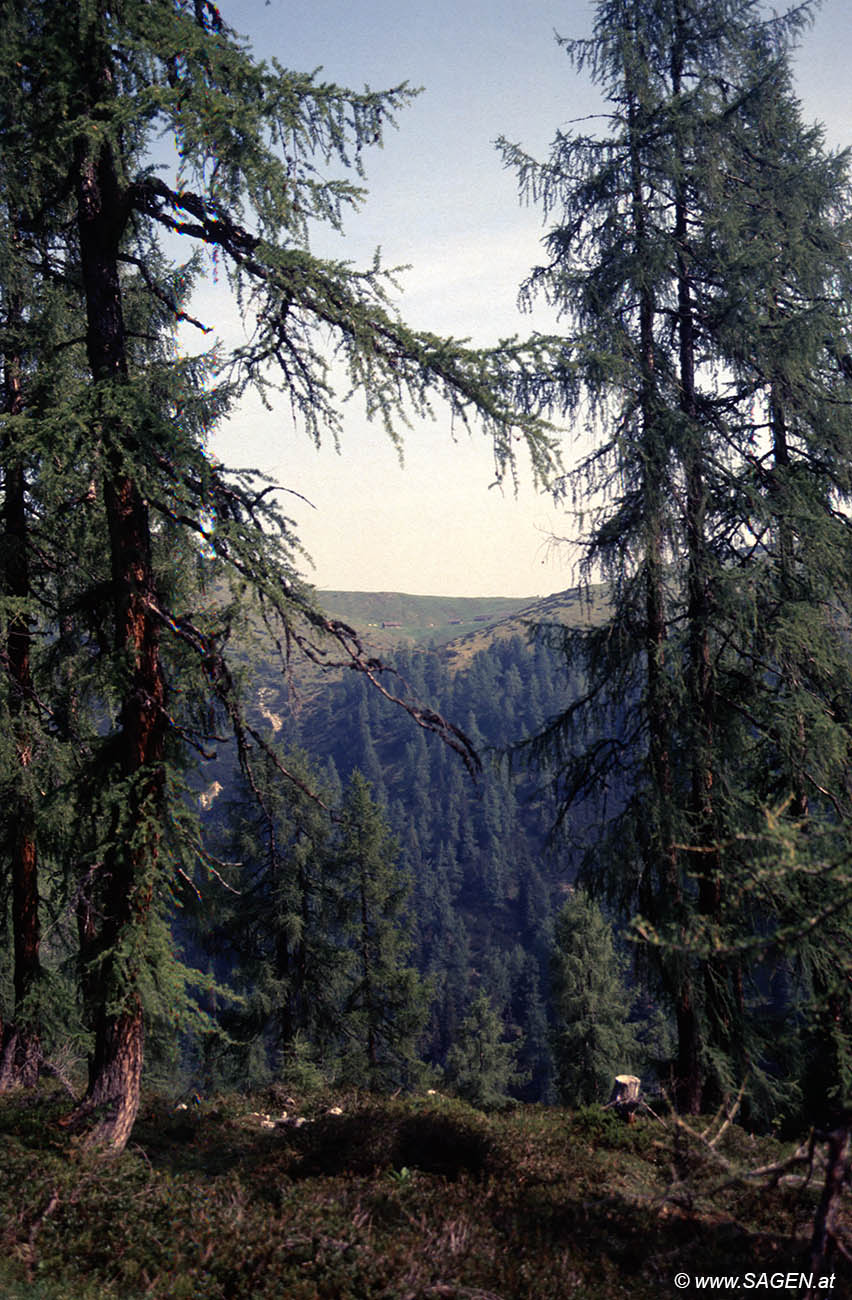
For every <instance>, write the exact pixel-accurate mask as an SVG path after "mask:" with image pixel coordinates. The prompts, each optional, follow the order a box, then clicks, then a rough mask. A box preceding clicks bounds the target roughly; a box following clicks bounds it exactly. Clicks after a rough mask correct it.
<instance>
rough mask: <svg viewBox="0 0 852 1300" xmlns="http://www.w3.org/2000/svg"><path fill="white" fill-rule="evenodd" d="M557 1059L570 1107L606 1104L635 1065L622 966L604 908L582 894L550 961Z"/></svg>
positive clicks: (557, 931) (570, 906)
mask: <svg viewBox="0 0 852 1300" xmlns="http://www.w3.org/2000/svg"><path fill="white" fill-rule="evenodd" d="M551 983H552V989H553V1014H554V1025H553V1033H552V1047H553V1055H554V1060H555V1064H556V1077H557V1082H558V1086H559V1093H560V1096H561V1099H562V1101H563V1102H564V1103H565V1104H566V1105H572V1106H576V1105H588V1104H589V1103H591V1102H595V1101H597V1102H601V1101H603V1100H604V1099H605V1097H606V1095H607V1094H608V1092H609V1089H610V1088H611V1086H612V1080H613V1078H614V1077H615V1075H616V1074H625V1073H633V1072H634V1071H635V1068H636V1064H637V1061H636V1057H637V1054H638V1053H637V1044H636V1037H635V1034H634V1032H633V1030H632V1028H631V1026H630V1025H629V1023H628V1020H629V1015H630V998H629V995H628V993H627V989H626V987H625V984H624V962H623V960H622V959H620V958H619V956H618V955H617V953H616V951H615V945H614V943H613V938H612V928H611V927H610V925H609V924H608V923H607V921H606V920H605V919H604V917H603V915H602V913H601V910H600V908H599V907H598V906H597V905H596V903H594V902H593V900H592V899H590V898H589V897H588V895H586V894H585V893H583V892H582V890H577V891H575V892H574V894H572V896H571V898H570V899H569V900H568V901H567V902H566V903H565V905H564V907H563V908H562V909H561V911H560V912H559V915H558V916H557V918H556V925H555V927H554V937H553V954H552V959H551Z"/></svg>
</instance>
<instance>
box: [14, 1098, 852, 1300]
mask: <svg viewBox="0 0 852 1300" xmlns="http://www.w3.org/2000/svg"><path fill="white" fill-rule="evenodd" d="M335 1101H336V1102H337V1107H336V1109H339V1111H340V1113H331V1112H332V1107H334V1106H335ZM67 1106H68V1099H67V1097H66V1096H64V1095H63V1094H62V1093H59V1092H57V1091H53V1090H51V1089H47V1088H44V1089H40V1090H38V1091H37V1092H36V1093H33V1094H24V1093H18V1094H13V1095H8V1096H6V1097H2V1098H0V1152H1V1153H2V1154H0V1161H2V1164H0V1168H2V1171H3V1176H2V1179H0V1296H2V1297H3V1300H137V1298H139V1300H141V1297H152V1298H154V1300H267V1298H268V1300H321V1298H322V1300H562V1297H572V1300H575V1298H576V1300H616V1298H618V1300H620V1298H621V1297H625V1298H626V1297H630V1300H660V1298H661V1297H669V1296H676V1295H685V1296H692V1295H698V1294H703V1293H704V1291H705V1290H712V1291H714V1292H715V1293H716V1294H720V1295H723V1296H734V1295H737V1296H739V1295H750V1294H751V1293H752V1292H754V1294H755V1295H756V1296H758V1297H759V1296H761V1295H763V1296H768V1295H773V1294H779V1292H780V1294H783V1295H784V1296H785V1297H791V1296H798V1295H803V1294H804V1290H805V1289H804V1287H803V1286H801V1285H800V1278H799V1274H800V1273H801V1272H802V1271H803V1270H804V1271H807V1270H808V1265H807V1264H806V1262H805V1261H806V1259H807V1255H808V1243H809V1239H810V1234H811V1228H812V1221H813V1216H814V1211H815V1207H816V1204H817V1201H818V1199H819V1194H820V1191H821V1185H822V1180H823V1174H822V1171H821V1169H820V1167H819V1164H818V1161H811V1166H812V1167H811V1169H810V1177H808V1168H809V1166H808V1163H807V1162H806V1161H805V1162H804V1163H800V1164H794V1165H789V1166H787V1165H785V1162H786V1161H787V1160H788V1158H789V1157H790V1156H791V1155H792V1154H793V1152H794V1145H793V1144H786V1145H785V1144H782V1143H780V1142H778V1141H776V1140H775V1139H773V1138H765V1137H764V1138H760V1137H751V1136H749V1135H748V1134H747V1133H745V1132H744V1131H743V1130H742V1129H740V1128H738V1127H737V1126H736V1125H733V1124H731V1125H727V1124H726V1125H725V1126H724V1131H721V1130H722V1127H723V1126H722V1123H721V1121H717V1122H715V1123H714V1122H713V1121H712V1120H710V1119H708V1120H705V1121H691V1122H690V1128H689V1129H688V1130H687V1129H686V1128H683V1127H681V1126H679V1125H678V1124H677V1123H676V1122H674V1121H673V1120H671V1119H657V1118H653V1117H651V1116H646V1117H644V1118H640V1119H639V1120H638V1121H637V1123H635V1124H633V1125H626V1124H623V1123H621V1121H619V1120H618V1119H617V1118H616V1116H615V1115H614V1114H613V1112H612V1111H603V1110H601V1109H599V1108H588V1109H585V1110H582V1111H576V1112H573V1113H572V1112H569V1111H565V1110H560V1109H549V1108H542V1107H537V1106H518V1107H516V1108H514V1109H513V1110H511V1111H507V1112H503V1113H501V1114H495V1115H490V1116H485V1115H483V1114H481V1113H480V1112H478V1111H475V1110H472V1109H470V1108H469V1107H467V1106H465V1105H463V1104H462V1103H460V1102H457V1101H452V1100H449V1099H445V1098H442V1097H440V1096H437V1095H424V1096H422V1097H407V1098H396V1099H391V1100H380V1099H377V1098H370V1097H367V1096H364V1095H360V1096H348V1097H340V1098H332V1097H325V1098H323V1099H322V1101H316V1100H315V1101H314V1103H313V1105H312V1106H306V1107H305V1109H304V1111H303V1112H302V1114H303V1115H304V1118H305V1119H306V1121H307V1122H305V1123H303V1124H301V1125H299V1124H296V1123H295V1122H293V1120H294V1116H295V1115H296V1114H298V1113H299V1112H298V1109H296V1110H294V1109H293V1099H292V1098H289V1097H285V1096H284V1095H283V1090H281V1089H278V1090H275V1089H273V1090H271V1091H270V1092H268V1093H266V1094H262V1095H260V1096H256V1097H253V1098H251V1099H247V1098H244V1097H236V1096H228V1097H218V1098H211V1099H204V1100H202V1101H201V1102H200V1104H190V1106H189V1108H188V1109H176V1108H175V1106H174V1103H173V1102H169V1101H166V1100H164V1099H162V1098H158V1097H154V1096H148V1097H146V1098H145V1102H144V1105H143V1107H142V1110H141V1112H140V1115H139V1118H138V1120H137V1124H136V1128H135V1130H134V1133H133V1137H132V1140H131V1143H130V1145H129V1146H128V1148H127V1150H126V1151H125V1153H124V1154H123V1155H121V1156H120V1157H117V1158H112V1159H104V1158H102V1157H97V1156H93V1155H91V1154H86V1153H84V1152H82V1151H81V1150H79V1148H78V1146H77V1145H75V1141H74V1139H72V1138H70V1137H68V1136H67V1135H66V1134H65V1133H64V1132H63V1131H62V1130H61V1129H59V1128H58V1127H57V1126H56V1120H57V1118H58V1117H59V1116H60V1115H61V1114H62V1113H63V1111H64V1110H66V1109H67ZM282 1110H287V1111H288V1112H289V1113H288V1117H287V1120H285V1121H282V1119H281V1115H282ZM779 1164H780V1165H781V1166H783V1167H782V1168H781V1169H778V1168H776V1169H775V1171H774V1172H769V1173H762V1174H757V1175H754V1174H753V1171H754V1170H757V1169H758V1168H760V1167H765V1166H776V1167H777V1166H778V1165H779ZM773 1183H774V1185H772V1184H773ZM840 1217H841V1220H843V1219H844V1218H845V1223H844V1224H843V1225H842V1226H843V1227H844V1229H845V1230H848V1229H849V1228H850V1226H852V1214H850V1207H849V1206H848V1205H847V1206H845V1207H843V1208H842V1209H841V1215H840ZM832 1276H833V1281H830V1280H829V1279H830V1278H831V1277H832ZM702 1278H704V1279H709V1278H713V1279H716V1278H718V1279H722V1281H720V1282H709V1281H705V1282H703V1283H702V1282H701V1280H700V1279H702ZM696 1279H698V1281H696ZM814 1282H815V1285H816V1286H817V1288H818V1287H819V1278H815V1279H814ZM823 1282H824V1285H823V1287H822V1289H820V1290H818V1291H817V1292H816V1293H818V1294H820V1295H822V1294H824V1295H826V1296H832V1297H837V1298H838V1300H842V1297H844V1296H846V1297H848V1296H852V1267H850V1264H849V1262H848V1261H846V1260H844V1259H843V1258H842V1256H840V1257H837V1258H833V1259H832V1261H831V1263H830V1265H828V1266H826V1270H825V1277H824V1279H823Z"/></svg>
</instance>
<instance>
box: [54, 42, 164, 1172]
mask: <svg viewBox="0 0 852 1300" xmlns="http://www.w3.org/2000/svg"><path fill="white" fill-rule="evenodd" d="M88 55H89V59H90V68H89V76H90V91H91V95H92V103H93V104H94V103H96V102H97V99H98V97H99V96H100V95H104V94H105V95H109V93H110V92H111V88H112V74H111V69H110V65H109V54H108V51H107V50H106V48H105V47H104V46H102V44H101V42H100V39H99V35H98V34H97V33H95V34H94V36H93V37H92V39H91V43H90V48H89V51H88ZM91 107H92V105H89V108H90V109H91ZM75 173H76V198H77V229H78V234H79V240H80V258H81V270H82V278H83V286H84V291H85V296H86V320H87V332H86V345H87V354H88V361H89V366H90V370H91V375H92V380H93V383H94V384H95V386H96V390H97V386H98V385H102V386H103V392H104V396H105V401H106V404H107V405H106V408H105V416H104V419H103V422H102V425H101V438H102V442H103V453H104V457H103V459H104V466H105V475H104V504H105V507H106V515H107V522H108V528H109V545H110V568H111V580H112V598H113V615H114V644H115V649H116V651H117V659H118V660H119V661H121V660H122V659H123V660H124V661H125V662H129V665H130V668H129V673H127V676H126V678H125V682H124V685H123V687H122V691H123V702H122V707H121V710H120V714H119V732H118V735H117V737H116V741H115V745H114V748H113V756H114V757H113V766H112V771H111V772H110V774H109V776H108V777H107V779H108V780H109V781H111V782H113V783H114V786H115V788H116V789H121V788H122V787H123V791H124V806H123V807H121V808H119V809H118V810H116V811H114V812H113V813H112V814H111V816H112V824H111V826H110V827H109V828H108V830H107V842H108V846H109V847H108V848H107V849H106V851H105V852H104V855H103V860H102V862H101V864H100V866H99V868H98V871H97V873H96V875H95V877H94V878H93V880H92V881H91V891H90V895H89V898H90V901H91V899H92V898H93V899H94V900H95V907H94V910H93V912H91V913H90V914H89V921H90V922H92V920H93V917H94V916H95V915H97V914H98V913H99V914H100V915H99V921H100V924H99V926H98V927H97V928H96V927H95V925H94V924H90V925H88V926H85V927H83V928H82V929H81V937H82V938H83V939H84V943H83V951H82V960H83V965H84V968H85V969H86V971H87V977H88V980H89V982H88V988H89V989H90V996H91V998H92V999H93V1001H94V1006H92V1007H90V1013H92V1014H93V1019H94V1031H95V1050H94V1053H93V1057H92V1060H91V1062H90V1071H89V1086H88V1090H87V1092H86V1096H85V1097H84V1099H83V1101H82V1102H81V1104H80V1106H79V1107H78V1108H77V1110H76V1111H75V1113H74V1114H73V1115H72V1116H71V1117H70V1121H69V1122H71V1123H74V1124H78V1123H79V1124H82V1123H88V1122H89V1120H90V1118H91V1117H92V1116H93V1115H94V1114H97V1115H98V1119H97V1123H96V1124H95V1126H94V1127H93V1128H91V1129H90V1131H89V1135H88V1139H87V1140H88V1141H89V1142H90V1143H91V1144H93V1145H97V1146H99V1147H104V1148H107V1149H110V1150H112V1151H120V1150H121V1149H122V1148H123V1147H124V1145H125V1143H126V1142H127V1139H128V1137H129V1135H130V1131H131V1128H132V1126H133V1120H134V1118H135V1115H136V1112H137V1109H138V1105H139V1088H140V1081H141V1071H142V1054H143V1017H142V1006H141V1001H140V995H139V987H138V986H139V976H140V965H141V963H142V962H143V961H144V947H145V931H146V928H147V924H148V919H149V915H150V909H151V902H152V897H153V888H154V873H155V870H156V864H157V857H158V850H159V838H160V833H159V817H160V814H161V801H162V795H163V790H164V784H165V778H164V770H163V756H164V745H165V732H166V715H165V711H164V702H165V688H164V681H163V674H162V668H161V663H160V653H159V629H158V625H157V622H156V620H155V617H154V615H153V613H152V605H154V604H155V603H156V600H155V596H156V591H155V583H154V575H153V568H152V561H151V535H150V527H149V520H148V509H147V506H146V504H145V502H144V500H143V499H142V496H141V494H140V492H139V490H138V488H137V486H136V484H135V482H134V480H133V477H132V474H131V473H130V472H129V470H128V464H130V463H132V460H133V454H134V452H135V451H136V449H137V447H138V442H137V440H136V439H135V437H134V435H133V431H132V430H131V429H129V428H128V427H127V426H126V425H125V424H124V423H123V422H122V418H119V417H117V416H116V415H115V414H114V403H113V402H112V401H111V399H112V397H113V394H114V391H115V388H116V387H120V386H122V385H125V384H126V383H127V380H128V361H127V347H126V333H125V327H124V319H123V311H122V294H121V284H120V280H119V270H118V266H119V264H118V253H119V245H120V241H121V238H122V235H123V233H124V229H125V226H126V223H127V218H128V213H129V206H128V203H127V200H126V196H125V194H124V193H123V191H122V188H121V185H120V182H119V177H118V172H117V167H116V162H115V158H114V155H113V152H112V147H111V145H110V144H109V142H108V141H107V142H104V143H101V144H100V145H99V146H98V147H97V150H95V148H94V147H93V146H92V144H91V142H90V141H89V140H88V139H86V138H83V139H81V140H80V141H78V144H77V147H76V152H75ZM110 406H112V407H113V409H112V410H111V409H110ZM121 948H125V949H127V948H129V949H130V951H131V953H132V955H131V956H130V958H129V959H128V957H127V953H126V951H125V953H124V954H121V953H120V951H119V950H120V949H121Z"/></svg>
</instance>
